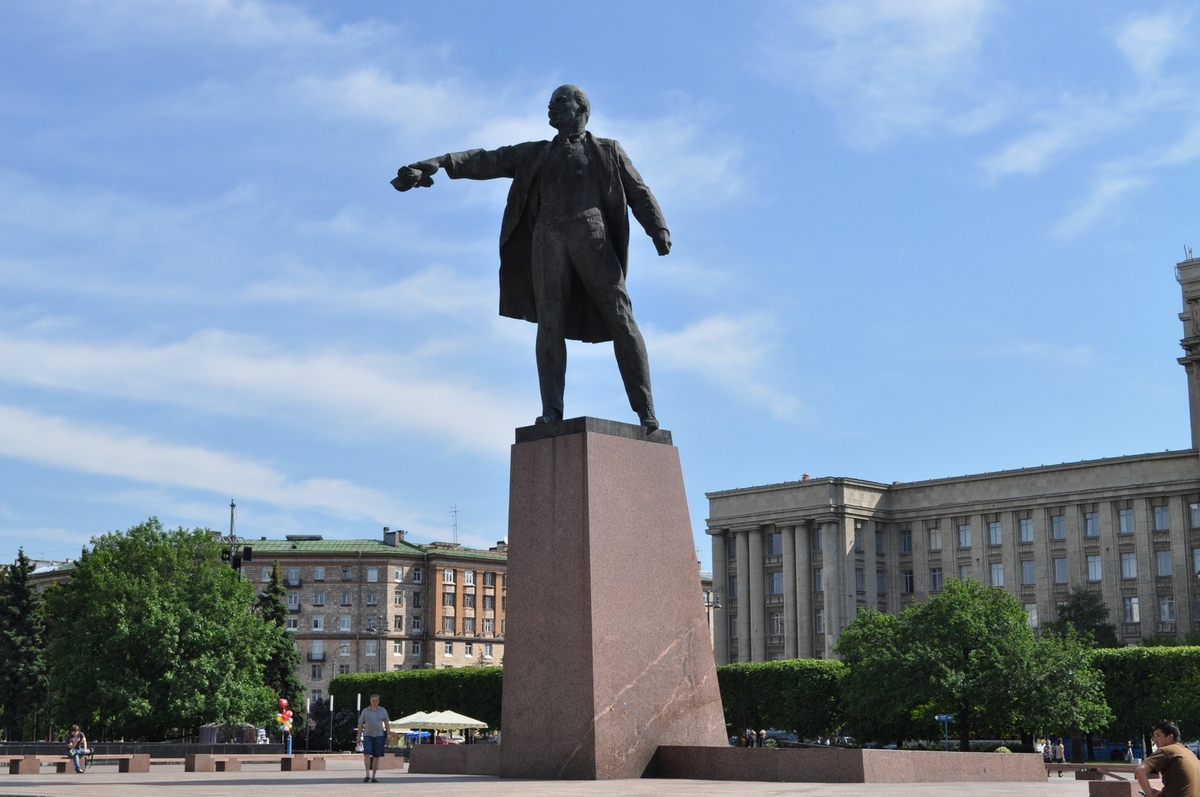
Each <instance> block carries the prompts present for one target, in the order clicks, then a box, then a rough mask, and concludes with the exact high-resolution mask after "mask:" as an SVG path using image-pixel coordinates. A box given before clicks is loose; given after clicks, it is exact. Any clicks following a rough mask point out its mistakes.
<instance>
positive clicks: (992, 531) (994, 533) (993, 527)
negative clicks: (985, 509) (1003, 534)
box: [988, 520, 1000, 545]
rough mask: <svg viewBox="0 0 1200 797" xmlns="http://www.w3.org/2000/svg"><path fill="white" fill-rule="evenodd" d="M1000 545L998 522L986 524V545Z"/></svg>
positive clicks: (993, 521)
mask: <svg viewBox="0 0 1200 797" xmlns="http://www.w3.org/2000/svg"><path fill="white" fill-rule="evenodd" d="M999 544H1000V521H999V520H992V521H989V522H988V545H999Z"/></svg>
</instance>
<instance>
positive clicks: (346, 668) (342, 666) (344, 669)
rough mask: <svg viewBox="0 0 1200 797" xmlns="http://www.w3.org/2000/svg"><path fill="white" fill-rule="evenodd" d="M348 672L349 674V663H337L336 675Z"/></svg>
mask: <svg viewBox="0 0 1200 797" xmlns="http://www.w3.org/2000/svg"><path fill="white" fill-rule="evenodd" d="M349 674H350V665H349V664H339V665H338V675H349Z"/></svg>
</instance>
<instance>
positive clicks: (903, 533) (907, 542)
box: [900, 529, 912, 553]
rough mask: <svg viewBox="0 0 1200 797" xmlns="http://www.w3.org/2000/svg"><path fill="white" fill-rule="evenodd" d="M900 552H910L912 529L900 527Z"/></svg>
mask: <svg viewBox="0 0 1200 797" xmlns="http://www.w3.org/2000/svg"><path fill="white" fill-rule="evenodd" d="M900 553H912V529H900Z"/></svg>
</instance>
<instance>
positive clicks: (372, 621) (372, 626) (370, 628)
mask: <svg viewBox="0 0 1200 797" xmlns="http://www.w3.org/2000/svg"><path fill="white" fill-rule="evenodd" d="M375 622H376V618H375V617H374V616H372V617H368V618H367V630H368V631H370V632H371V633H374V632H375Z"/></svg>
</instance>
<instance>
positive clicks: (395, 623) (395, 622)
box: [392, 614, 404, 631]
mask: <svg viewBox="0 0 1200 797" xmlns="http://www.w3.org/2000/svg"><path fill="white" fill-rule="evenodd" d="M392 628H393V629H394V630H396V631H403V630H404V615H402V614H397V615H396V616H395V617H393V618H392Z"/></svg>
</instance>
